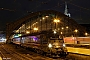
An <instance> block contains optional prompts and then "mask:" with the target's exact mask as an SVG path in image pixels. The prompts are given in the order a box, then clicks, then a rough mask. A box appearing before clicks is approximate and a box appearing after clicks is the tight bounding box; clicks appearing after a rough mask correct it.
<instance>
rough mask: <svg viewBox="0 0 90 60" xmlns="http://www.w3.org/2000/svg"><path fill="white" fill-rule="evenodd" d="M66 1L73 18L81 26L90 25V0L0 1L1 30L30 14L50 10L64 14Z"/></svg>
mask: <svg viewBox="0 0 90 60" xmlns="http://www.w3.org/2000/svg"><path fill="white" fill-rule="evenodd" d="M65 1H67V4H68V9H69V13H70V14H71V18H73V19H74V20H75V21H77V22H78V23H79V24H80V23H85V24H86V23H89V24H90V0H0V30H6V23H9V22H13V21H15V20H17V19H19V18H20V17H23V16H25V15H27V14H29V13H30V12H36V11H40V10H47V9H49V10H56V11H59V12H61V13H64V8H65V7H64V6H65V4H64V2H65ZM28 12H29V13H28Z"/></svg>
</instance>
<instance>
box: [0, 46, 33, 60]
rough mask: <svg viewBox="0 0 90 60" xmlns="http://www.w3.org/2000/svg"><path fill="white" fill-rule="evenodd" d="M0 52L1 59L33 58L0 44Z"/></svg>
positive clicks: (20, 59)
mask: <svg viewBox="0 0 90 60" xmlns="http://www.w3.org/2000/svg"><path fill="white" fill-rule="evenodd" d="M0 48H1V49H0V54H1V57H2V59H9V60H24V59H25V60H33V59H32V58H31V57H29V56H26V55H22V54H19V53H17V52H15V51H13V50H11V49H9V48H6V47H4V46H3V45H0Z"/></svg>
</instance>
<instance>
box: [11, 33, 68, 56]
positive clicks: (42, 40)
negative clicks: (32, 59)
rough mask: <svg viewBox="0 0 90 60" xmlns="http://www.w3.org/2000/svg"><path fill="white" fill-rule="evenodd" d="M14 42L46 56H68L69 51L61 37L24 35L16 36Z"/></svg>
mask: <svg viewBox="0 0 90 60" xmlns="http://www.w3.org/2000/svg"><path fill="white" fill-rule="evenodd" d="M12 42H13V43H14V44H17V45H20V46H21V47H24V48H27V49H30V50H32V51H34V52H36V53H39V54H43V55H46V56H52V55H55V56H57V55H58V56H67V55H68V51H67V48H66V46H65V44H64V40H63V38H61V37H58V38H57V37H49V38H48V37H47V36H46V35H43V34H42V35H35V36H34V35H33V36H22V37H17V38H14V39H13V41H12Z"/></svg>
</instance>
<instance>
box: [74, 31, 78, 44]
mask: <svg viewBox="0 0 90 60" xmlns="http://www.w3.org/2000/svg"><path fill="white" fill-rule="evenodd" d="M74 32H75V34H76V40H77V32H78V30H77V29H75V30H74ZM74 44H75V40H74Z"/></svg>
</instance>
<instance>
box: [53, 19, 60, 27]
mask: <svg viewBox="0 0 90 60" xmlns="http://www.w3.org/2000/svg"><path fill="white" fill-rule="evenodd" d="M53 22H54V23H55V29H56V28H57V27H56V24H57V23H59V22H60V20H59V19H54V21H53Z"/></svg>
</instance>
